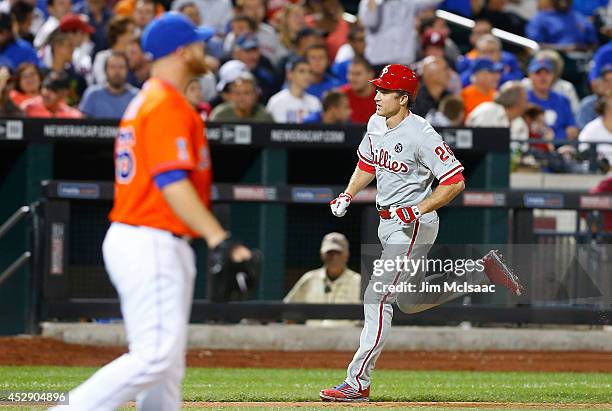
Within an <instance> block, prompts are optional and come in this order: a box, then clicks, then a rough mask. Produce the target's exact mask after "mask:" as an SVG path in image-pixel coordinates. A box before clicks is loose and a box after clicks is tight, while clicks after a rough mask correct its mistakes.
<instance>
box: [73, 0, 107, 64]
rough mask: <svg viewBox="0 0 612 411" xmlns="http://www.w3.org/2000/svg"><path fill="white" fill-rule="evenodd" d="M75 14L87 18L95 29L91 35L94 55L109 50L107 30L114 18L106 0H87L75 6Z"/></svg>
mask: <svg viewBox="0 0 612 411" xmlns="http://www.w3.org/2000/svg"><path fill="white" fill-rule="evenodd" d="M74 12H75V13H79V14H83V15H85V16H87V20H88V23H89V24H90V25H91V26H92V27H93V28H94V32H93V33H92V34H91V41H92V42H93V44H94V46H93V50H92V55H94V56H95V55H96V53H97V52H99V51H101V50H106V49H107V48H108V46H109V45H108V39H107V37H106V28H107V27H108V23H109V21H110V19H111V17H112V16H113V12H112V10H111V9H110V7H108V6H107V4H106V1H105V0H85V1H82V2H80V3H77V4H75V6H74Z"/></svg>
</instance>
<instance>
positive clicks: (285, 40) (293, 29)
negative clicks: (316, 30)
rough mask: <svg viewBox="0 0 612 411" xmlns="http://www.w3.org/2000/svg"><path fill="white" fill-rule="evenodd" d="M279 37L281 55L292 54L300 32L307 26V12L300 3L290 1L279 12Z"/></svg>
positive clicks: (281, 56)
mask: <svg viewBox="0 0 612 411" xmlns="http://www.w3.org/2000/svg"><path fill="white" fill-rule="evenodd" d="M279 13H280V16H279V20H278V27H277V30H278V37H279V41H280V48H279V57H280V58H283V57H286V56H288V55H289V54H291V52H292V50H293V45H294V40H295V37H296V36H297V34H298V32H299V31H300V30H302V29H303V28H305V27H306V12H305V11H304V6H302V4H300V3H295V4H294V3H288V4H285V6H284V7H283V8H282V10H281V11H280V12H279Z"/></svg>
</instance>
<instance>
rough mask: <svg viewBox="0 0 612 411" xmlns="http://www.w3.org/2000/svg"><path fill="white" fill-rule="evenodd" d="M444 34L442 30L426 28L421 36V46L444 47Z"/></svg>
mask: <svg viewBox="0 0 612 411" xmlns="http://www.w3.org/2000/svg"><path fill="white" fill-rule="evenodd" d="M445 41H446V36H445V35H444V34H442V32H440V31H438V30H434V29H427V31H425V33H424V34H423V36H422V37H421V44H422V45H423V47H428V46H436V47H444V42H445Z"/></svg>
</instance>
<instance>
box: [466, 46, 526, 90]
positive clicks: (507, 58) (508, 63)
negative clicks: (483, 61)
mask: <svg viewBox="0 0 612 411" xmlns="http://www.w3.org/2000/svg"><path fill="white" fill-rule="evenodd" d="M470 53H471V52H470ZM470 53H468V56H469V55H472V54H470ZM473 55H474V56H475V57H474V58H488V59H490V60H492V61H493V62H495V63H500V64H501V65H502V66H503V71H502V73H501V78H500V85H501V84H503V83H505V82H506V81H510V80H521V79H522V78H523V77H525V76H524V74H523V71H522V70H521V69H520V67H519V63H518V60H517V59H516V57H515V56H514V55H513V54H512V53H506V52H504V51H502V44H501V41H500V40H499V39H498V38H497V37H495V36H493V35H491V34H484V35H482V36H481V37H480V38H479V39H478V41H477V42H476V48H475V49H474V53H473ZM471 61H473V59H470V58H465V59H462V60H461V61H460V62H459V64H458V66H459V67H462V68H463V70H464V71H463V73H462V75H461V80H462V83H463V85H464V86H467V85H468V84H469V82H470V71H469V66H467V65H466V63H470V62H471Z"/></svg>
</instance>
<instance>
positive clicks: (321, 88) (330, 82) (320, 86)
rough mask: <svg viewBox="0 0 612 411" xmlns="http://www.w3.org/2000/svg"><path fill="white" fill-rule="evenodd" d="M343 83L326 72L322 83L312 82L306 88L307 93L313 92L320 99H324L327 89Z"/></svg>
mask: <svg viewBox="0 0 612 411" xmlns="http://www.w3.org/2000/svg"><path fill="white" fill-rule="evenodd" d="M341 85H342V83H340V81H339V80H338V79H337V78H335V77H332V76H330V75H329V74H325V75H324V76H323V81H321V82H320V83H316V84H315V83H313V84H311V85H310V86H309V87H308V88H307V89H306V93H308V94H312V95H313V96H315V97H316V98H318V99H319V100H323V94H325V92H326V91H327V90H331V89H333V88H336V87H340V86H341Z"/></svg>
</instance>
